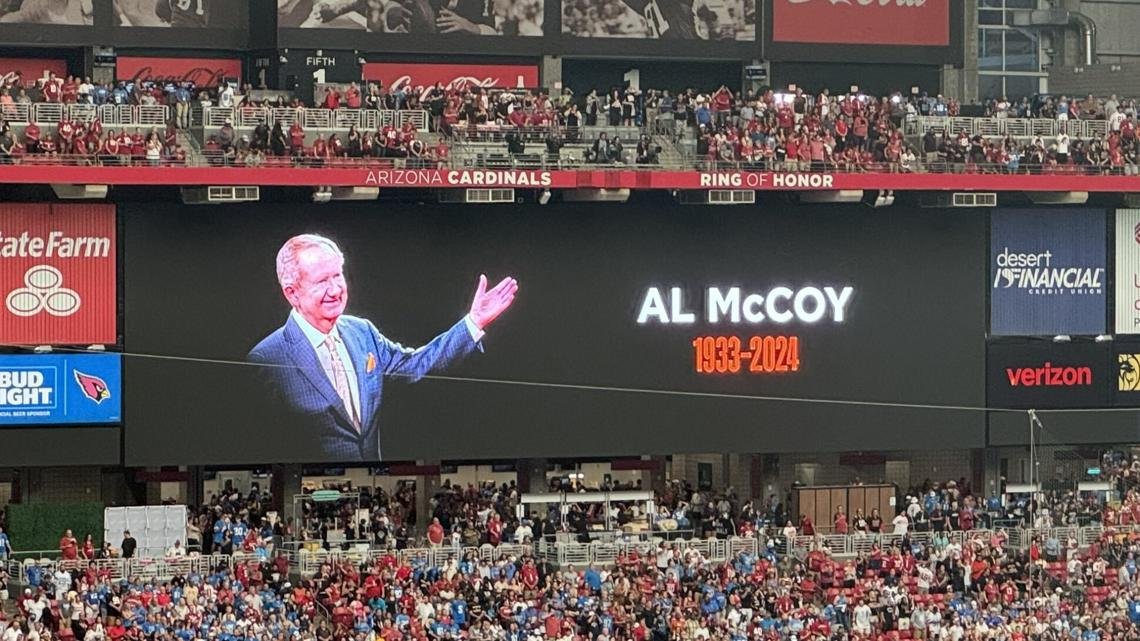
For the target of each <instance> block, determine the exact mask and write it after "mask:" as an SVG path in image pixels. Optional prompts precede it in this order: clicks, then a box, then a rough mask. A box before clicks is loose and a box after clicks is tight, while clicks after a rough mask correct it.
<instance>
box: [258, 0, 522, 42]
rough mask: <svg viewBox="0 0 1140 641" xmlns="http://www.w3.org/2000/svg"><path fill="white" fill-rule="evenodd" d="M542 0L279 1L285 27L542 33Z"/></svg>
mask: <svg viewBox="0 0 1140 641" xmlns="http://www.w3.org/2000/svg"><path fill="white" fill-rule="evenodd" d="M543 13H544V11H543V2H542V0H495V1H494V2H492V1H491V0H455V1H454V2H439V1H436V0H430V1H429V0H412V1H408V2H393V1H391V0H338V1H335V2H330V1H328V0H319V1H315V0H280V1H279V2H278V3H277V26H278V27H279V28H283V29H351V30H356V31H366V32H368V33H410V34H416V35H424V34H437V33H438V34H467V35H474V36H503V35H506V36H541V35H542V21H543Z"/></svg>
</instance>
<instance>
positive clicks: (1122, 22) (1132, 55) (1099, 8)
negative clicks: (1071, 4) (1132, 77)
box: [1078, 0, 1140, 63]
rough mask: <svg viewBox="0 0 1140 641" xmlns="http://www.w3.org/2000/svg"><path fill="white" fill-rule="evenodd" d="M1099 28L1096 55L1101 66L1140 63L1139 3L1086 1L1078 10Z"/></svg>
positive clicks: (1106, 0)
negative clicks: (1116, 63)
mask: <svg viewBox="0 0 1140 641" xmlns="http://www.w3.org/2000/svg"><path fill="white" fill-rule="evenodd" d="M1078 10H1079V11H1080V12H1081V13H1083V14H1085V15H1086V16H1088V17H1089V18H1092V20H1093V22H1095V23H1096V28H1097V46H1096V49H1097V55H1098V56H1099V57H1100V62H1102V63H1113V62H1140V39H1138V38H1137V37H1136V33H1137V30H1140V3H1138V2H1136V1H1135V0H1083V1H1082V2H1081V3H1080V8H1079V9H1078Z"/></svg>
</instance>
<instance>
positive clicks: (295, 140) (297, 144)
mask: <svg viewBox="0 0 1140 641" xmlns="http://www.w3.org/2000/svg"><path fill="white" fill-rule="evenodd" d="M304 149H305V128H304V127H302V126H301V123H300V122H294V123H293V124H292V125H291V126H290V127H289V150H290V153H291V154H292V155H293V156H300V155H301V153H302V152H303V151H304Z"/></svg>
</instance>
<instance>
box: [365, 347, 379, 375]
mask: <svg viewBox="0 0 1140 641" xmlns="http://www.w3.org/2000/svg"><path fill="white" fill-rule="evenodd" d="M374 369H376V355H375V354H373V353H372V352H368V362H367V364H365V366H364V371H365V372H367V373H368V374H371V373H372V370H374Z"/></svg>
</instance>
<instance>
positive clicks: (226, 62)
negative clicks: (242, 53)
mask: <svg viewBox="0 0 1140 641" xmlns="http://www.w3.org/2000/svg"><path fill="white" fill-rule="evenodd" d="M226 78H237V79H238V83H239V84H240V82H241V60H238V59H236V58H131V57H123V56H120V57H119V58H118V60H116V62H115V79H116V80H129V81H134V82H145V81H151V82H154V83H157V84H166V83H168V82H174V83H180V82H193V83H194V84H195V85H197V86H199V87H217V86H218V85H220V84H222V81H223V80H225V79H226Z"/></svg>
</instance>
